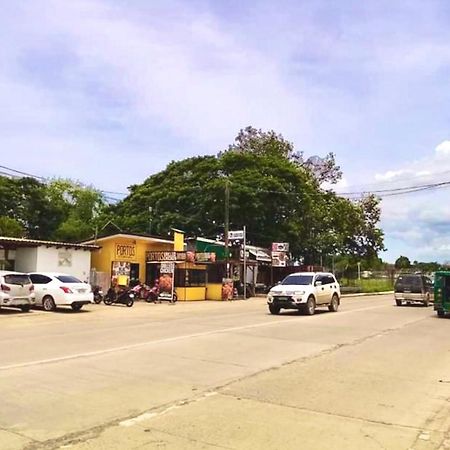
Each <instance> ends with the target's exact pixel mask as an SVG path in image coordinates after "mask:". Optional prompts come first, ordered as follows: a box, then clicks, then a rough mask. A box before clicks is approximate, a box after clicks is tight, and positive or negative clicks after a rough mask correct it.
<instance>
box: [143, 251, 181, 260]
mask: <svg viewBox="0 0 450 450" xmlns="http://www.w3.org/2000/svg"><path fill="white" fill-rule="evenodd" d="M145 256H146V260H147V262H163V261H186V252H154V251H151V252H147V253H146V254H145Z"/></svg>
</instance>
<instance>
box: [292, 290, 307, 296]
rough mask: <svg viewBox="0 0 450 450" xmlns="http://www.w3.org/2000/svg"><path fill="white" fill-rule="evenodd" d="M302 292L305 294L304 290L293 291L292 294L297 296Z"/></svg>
mask: <svg viewBox="0 0 450 450" xmlns="http://www.w3.org/2000/svg"><path fill="white" fill-rule="evenodd" d="M304 294H305V291H295V292H294V295H297V296H302V295H304Z"/></svg>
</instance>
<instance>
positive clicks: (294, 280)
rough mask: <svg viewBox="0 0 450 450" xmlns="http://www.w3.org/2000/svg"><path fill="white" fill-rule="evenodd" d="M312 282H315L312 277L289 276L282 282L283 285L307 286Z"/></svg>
mask: <svg viewBox="0 0 450 450" xmlns="http://www.w3.org/2000/svg"><path fill="white" fill-rule="evenodd" d="M312 280H313V276H312V275H289V276H288V277H286V278H285V279H284V280H283V281H282V282H281V284H300V285H307V284H311V283H312Z"/></svg>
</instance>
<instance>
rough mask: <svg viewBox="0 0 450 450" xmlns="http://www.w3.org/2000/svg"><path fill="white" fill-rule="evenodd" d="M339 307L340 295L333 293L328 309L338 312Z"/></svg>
mask: <svg viewBox="0 0 450 450" xmlns="http://www.w3.org/2000/svg"><path fill="white" fill-rule="evenodd" d="M338 309H339V297H338V296H337V295H336V294H333V297H332V298H331V303H330V304H329V305H328V310H329V311H331V312H337V310H338Z"/></svg>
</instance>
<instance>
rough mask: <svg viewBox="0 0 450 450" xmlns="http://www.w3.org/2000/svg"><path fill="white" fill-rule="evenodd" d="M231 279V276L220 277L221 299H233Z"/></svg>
mask: <svg viewBox="0 0 450 450" xmlns="http://www.w3.org/2000/svg"><path fill="white" fill-rule="evenodd" d="M233 290H234V289H233V280H232V279H231V278H223V279H222V300H233Z"/></svg>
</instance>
